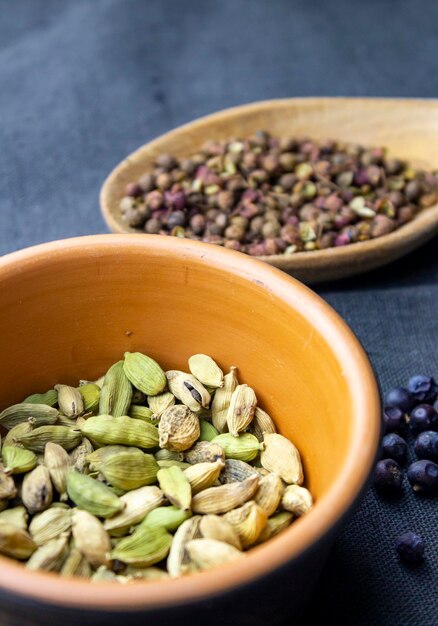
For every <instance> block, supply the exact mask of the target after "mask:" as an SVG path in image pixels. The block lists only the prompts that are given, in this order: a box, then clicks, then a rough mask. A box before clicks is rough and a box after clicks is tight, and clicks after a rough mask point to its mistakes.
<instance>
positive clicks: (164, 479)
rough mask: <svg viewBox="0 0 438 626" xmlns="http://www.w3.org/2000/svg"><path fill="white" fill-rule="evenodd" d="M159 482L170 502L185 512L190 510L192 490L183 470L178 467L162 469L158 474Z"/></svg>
mask: <svg viewBox="0 0 438 626" xmlns="http://www.w3.org/2000/svg"><path fill="white" fill-rule="evenodd" d="M157 480H158V484H159V485H160V489H161V491H162V492H163V493H164V495H165V496H166V498H167V499H168V500H169V502H171V503H172V504H173V505H175V506H177V507H178V508H180V509H182V510H183V511H188V510H189V509H190V502H191V500H192V488H191V486H190V482H189V479H188V478H187V476H186V475H185V474H184V472H183V470H182V469H180V468H179V467H176V466H173V467H167V468H162V469H160V470H159V472H158V474H157Z"/></svg>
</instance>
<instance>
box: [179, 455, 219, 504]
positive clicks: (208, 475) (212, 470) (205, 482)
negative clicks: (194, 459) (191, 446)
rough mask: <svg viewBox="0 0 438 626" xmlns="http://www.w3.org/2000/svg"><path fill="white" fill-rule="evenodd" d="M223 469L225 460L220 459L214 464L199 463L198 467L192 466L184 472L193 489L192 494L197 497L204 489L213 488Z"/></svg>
mask: <svg viewBox="0 0 438 626" xmlns="http://www.w3.org/2000/svg"><path fill="white" fill-rule="evenodd" d="M223 467H224V462H223V460H222V459H218V460H217V461H214V462H213V463H197V464H196V465H190V466H189V467H188V468H187V469H186V470H184V475H185V476H186V478H187V479H188V481H189V483H190V486H191V488H192V494H193V495H195V494H196V493H199V492H200V491H202V490H203V489H207V488H208V487H211V486H212V484H213V483H214V482H216V480H217V479H218V478H219V474H220V473H221V471H222V469H223Z"/></svg>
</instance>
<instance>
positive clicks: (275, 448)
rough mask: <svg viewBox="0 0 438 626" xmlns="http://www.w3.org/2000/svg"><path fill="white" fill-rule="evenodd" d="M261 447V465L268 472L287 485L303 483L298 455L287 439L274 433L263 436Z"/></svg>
mask: <svg viewBox="0 0 438 626" xmlns="http://www.w3.org/2000/svg"><path fill="white" fill-rule="evenodd" d="M261 445H262V453H261V456H260V460H261V464H262V466H263V467H264V468H265V469H267V470H268V472H274V473H275V474H278V475H279V476H280V478H282V479H283V480H284V482H285V483H288V484H291V483H295V484H297V485H300V484H301V483H302V482H303V468H302V465H301V458H300V453H299V452H298V450H297V449H296V447H295V446H294V444H293V443H292V442H291V441H289V439H286V437H283V435H278V434H276V433H271V434H265V435H264V436H263V443H262V444H261Z"/></svg>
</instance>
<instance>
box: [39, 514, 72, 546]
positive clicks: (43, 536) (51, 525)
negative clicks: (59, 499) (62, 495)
mask: <svg viewBox="0 0 438 626" xmlns="http://www.w3.org/2000/svg"><path fill="white" fill-rule="evenodd" d="M71 515H72V511H71V509H70V508H69V507H67V506H66V507H65V508H64V507H60V506H53V505H52V506H51V507H50V508H48V509H46V510H45V511H43V512H42V513H38V514H37V515H34V517H33V518H32V521H31V523H30V524H29V532H30V534H31V536H32V539H33V540H34V541H35V543H36V544H37V545H38V546H42V545H44V544H45V543H47V542H48V541H51V540H52V539H56V537H59V535H61V534H62V533H65V532H69V531H70V528H71Z"/></svg>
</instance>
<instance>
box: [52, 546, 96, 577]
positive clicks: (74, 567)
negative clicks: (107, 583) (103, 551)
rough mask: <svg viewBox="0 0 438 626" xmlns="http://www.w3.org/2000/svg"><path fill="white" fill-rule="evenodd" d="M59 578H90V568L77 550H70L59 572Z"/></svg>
mask: <svg viewBox="0 0 438 626" xmlns="http://www.w3.org/2000/svg"><path fill="white" fill-rule="evenodd" d="M60 574H61V576H81V577H83V578H90V576H91V567H90V564H89V563H88V561H87V559H86V558H85V557H84V556H83V555H82V554H81V553H80V552H79V550H78V549H77V548H72V549H71V550H70V552H69V554H68V556H67V558H66V559H65V561H64V565H63V566H62V568H61V571H60Z"/></svg>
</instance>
